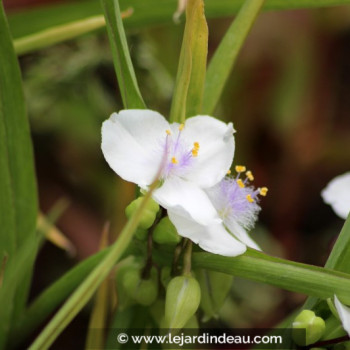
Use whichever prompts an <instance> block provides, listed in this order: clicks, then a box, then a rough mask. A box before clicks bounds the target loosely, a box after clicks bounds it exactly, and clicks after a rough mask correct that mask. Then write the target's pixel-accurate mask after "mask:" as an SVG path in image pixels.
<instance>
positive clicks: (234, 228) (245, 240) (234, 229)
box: [225, 220, 261, 250]
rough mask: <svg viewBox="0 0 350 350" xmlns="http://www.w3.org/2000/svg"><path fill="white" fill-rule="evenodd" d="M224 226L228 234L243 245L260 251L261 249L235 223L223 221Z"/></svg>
mask: <svg viewBox="0 0 350 350" xmlns="http://www.w3.org/2000/svg"><path fill="white" fill-rule="evenodd" d="M225 225H227V228H228V229H229V230H230V232H231V233H232V234H233V235H234V236H235V237H236V238H238V239H239V240H240V241H241V242H243V243H244V244H245V245H247V246H248V247H250V248H253V249H256V250H261V248H260V247H259V246H258V245H257V244H256V243H255V242H254V241H253V240H252V238H251V237H250V236H249V235H248V233H247V231H246V230H245V229H244V228H243V227H242V226H240V225H239V224H238V223H237V222H235V221H234V220H229V221H227V222H226V221H225Z"/></svg>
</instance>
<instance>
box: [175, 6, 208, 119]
mask: <svg viewBox="0 0 350 350" xmlns="http://www.w3.org/2000/svg"><path fill="white" fill-rule="evenodd" d="M207 53H208V26H207V22H206V19H205V16H204V3H203V1H202V0H189V1H188V3H187V6H186V25H185V31H184V36H183V41H182V47H181V53H180V60H179V67H178V70H177V76H176V81H175V88H174V94H173V99H172V104H171V110H170V121H172V122H179V123H183V122H184V121H185V119H186V117H189V116H193V115H196V114H198V113H199V112H200V110H201V107H202V99H203V89H204V79H205V70H206V62H207Z"/></svg>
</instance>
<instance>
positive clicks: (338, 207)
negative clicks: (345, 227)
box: [321, 172, 350, 219]
mask: <svg viewBox="0 0 350 350" xmlns="http://www.w3.org/2000/svg"><path fill="white" fill-rule="evenodd" d="M321 195H322V198H323V200H324V201H325V202H326V203H327V204H330V205H331V206H332V208H333V210H334V212H335V213H336V214H337V215H338V216H340V217H341V218H342V219H346V218H347V217H348V214H349V212H350V172H347V173H345V174H343V175H339V176H337V177H335V178H334V179H333V180H332V181H331V182H330V183H329V184H328V185H327V186H326V188H325V189H324V190H323V191H322V193H321Z"/></svg>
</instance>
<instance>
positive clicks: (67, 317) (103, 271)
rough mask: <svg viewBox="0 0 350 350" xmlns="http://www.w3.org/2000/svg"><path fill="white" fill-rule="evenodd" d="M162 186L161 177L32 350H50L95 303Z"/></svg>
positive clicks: (153, 184)
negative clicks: (154, 192) (152, 199)
mask: <svg viewBox="0 0 350 350" xmlns="http://www.w3.org/2000/svg"><path fill="white" fill-rule="evenodd" d="M158 185H159V180H158V176H157V179H156V180H155V181H154V182H153V183H152V184H151V186H150V188H149V191H148V192H147V193H146V195H145V196H144V197H143V201H142V203H141V205H140V206H139V207H138V209H137V210H136V211H135V213H134V214H133V215H132V217H131V218H130V220H129V221H128V223H127V224H126V225H125V227H124V228H123V230H122V232H121V233H120V235H119V237H118V239H117V241H116V242H115V243H114V244H113V245H112V247H111V249H110V250H109V251H108V253H107V255H106V256H105V257H104V258H103V259H102V261H100V262H99V263H98V265H97V266H96V267H95V268H94V269H93V270H92V271H91V272H90V274H89V275H88V276H87V278H86V279H85V280H84V281H83V282H82V283H81V284H80V285H79V287H78V288H77V289H76V290H75V291H74V292H73V294H71V295H70V297H69V298H68V300H67V301H66V302H65V303H64V304H63V306H62V307H61V308H60V309H59V310H58V312H57V313H56V314H55V316H54V317H53V318H52V319H51V321H50V322H49V323H48V325H47V326H46V327H45V328H44V330H43V331H42V332H41V333H40V335H39V336H38V337H37V338H36V340H35V341H34V342H33V344H32V345H31V346H30V348H29V349H30V350H39V349H40V350H42V349H48V348H49V347H50V345H51V344H52V343H53V342H54V341H55V339H56V338H57V337H58V336H59V335H60V334H61V332H63V330H64V329H65V328H66V327H67V325H68V324H69V323H70V322H71V320H72V319H73V318H74V317H75V316H76V315H77V314H78V312H79V311H80V310H81V309H82V308H83V307H84V306H85V305H86V304H87V302H88V301H89V300H90V299H91V297H92V296H93V295H94V293H95V291H96V290H97V288H98V287H99V285H100V284H101V283H102V282H103V280H104V279H105V278H106V277H107V275H108V274H109V273H110V271H111V269H112V268H113V266H114V264H115V263H116V262H117V261H118V260H119V259H120V258H121V256H122V255H123V253H124V252H125V250H126V249H127V247H128V245H129V244H130V242H131V239H132V237H133V234H134V232H135V230H136V229H137V226H138V224H139V222H140V220H141V218H142V215H143V212H144V210H145V209H146V208H147V205H148V202H149V201H150V200H151V196H152V193H153V191H154V190H155V188H156V187H157V186H158Z"/></svg>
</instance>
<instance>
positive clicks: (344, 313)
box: [334, 295, 350, 336]
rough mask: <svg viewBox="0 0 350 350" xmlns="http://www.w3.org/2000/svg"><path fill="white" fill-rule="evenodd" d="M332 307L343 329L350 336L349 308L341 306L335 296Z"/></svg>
mask: <svg viewBox="0 0 350 350" xmlns="http://www.w3.org/2000/svg"><path fill="white" fill-rule="evenodd" d="M334 305H335V307H336V309H337V311H338V315H339V317H340V321H341V323H342V324H343V328H344V329H345V331H346V332H347V333H348V335H349V336H350V308H349V307H347V306H345V305H343V304H342V303H341V302H340V301H339V299H338V298H337V296H336V295H335V296H334Z"/></svg>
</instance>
